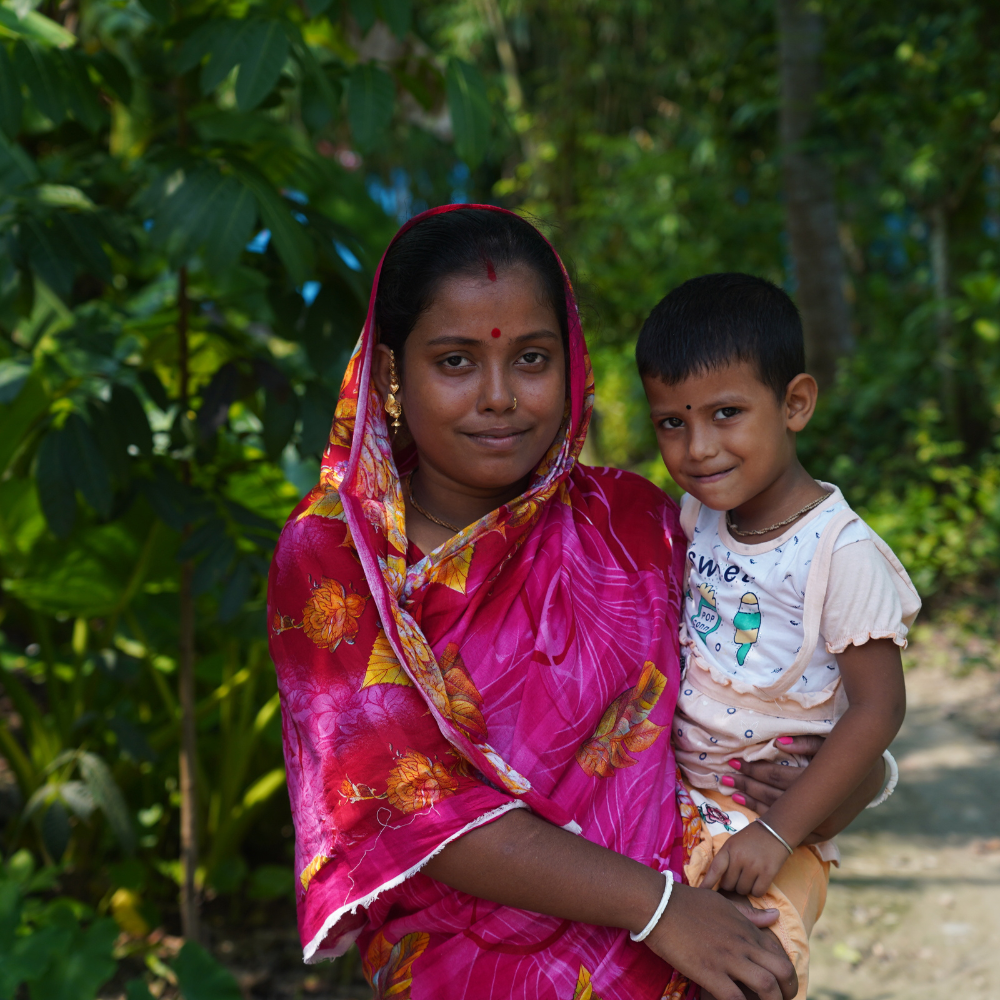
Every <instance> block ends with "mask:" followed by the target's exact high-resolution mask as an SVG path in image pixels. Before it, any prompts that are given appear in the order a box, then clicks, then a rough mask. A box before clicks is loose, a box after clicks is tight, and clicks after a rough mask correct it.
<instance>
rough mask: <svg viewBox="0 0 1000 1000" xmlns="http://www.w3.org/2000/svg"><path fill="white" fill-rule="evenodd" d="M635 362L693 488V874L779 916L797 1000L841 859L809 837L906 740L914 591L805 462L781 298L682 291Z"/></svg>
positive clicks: (693, 287) (727, 287)
mask: <svg viewBox="0 0 1000 1000" xmlns="http://www.w3.org/2000/svg"><path fill="white" fill-rule="evenodd" d="M636 360H637V362H638V365H639V372H640V374H641V376H642V380H643V385H644V387H645V390H646V395H647V397H648V399H649V404H650V414H651V416H652V419H653V423H654V425H655V427H656V434H657V438H658V442H659V447H660V453H661V455H662V456H663V461H664V462H665V463H666V466H667V469H668V470H669V471H670V475H671V476H672V477H673V480H674V482H676V483H677V485H678V486H680V487H681V488H682V489H683V490H685V493H686V495H685V496H684V498H683V500H682V506H681V524H682V526H683V527H684V530H685V533H686V535H687V537H688V551H687V573H688V582H687V586H686V587H685V594H684V598H685V611H684V618H683V622H684V624H683V625H682V634H681V643H682V651H683V652H684V654H685V659H686V667H685V674H684V678H683V680H682V682H681V693H680V699H679V701H678V705H677V713H676V716H675V720H674V731H673V738H674V745H675V747H676V751H677V759H678V762H679V763H680V766H681V768H682V769H683V771H684V775H685V778H686V779H687V782H688V784H689V786H691V789H692V797H693V799H694V800H695V803H696V805H697V806H698V808H699V810H700V812H701V814H702V817H703V819H704V820H705V825H706V826H707V828H708V831H709V833H710V834H711V835H712V836H711V838H710V839H709V840H708V841H707V842H706V843H705V844H703V850H702V852H701V856H700V858H693V859H692V866H689V872H688V874H689V878H691V879H692V881H693V882H694V883H695V884H699V879H700V884H703V885H705V886H708V887H709V888H714V887H716V886H719V887H721V888H722V889H725V890H728V891H735V892H739V893H741V894H743V895H749V896H753V897H758V898H759V899H762V903H763V905H765V906H776V907H777V908H778V909H779V910H780V911H781V919H780V921H779V923H778V924H777V925H775V930H776V932H777V933H778V936H779V938H780V939H781V940H782V943H783V944H784V945H785V947H786V949H787V950H788V951H789V956H790V957H791V958H792V960H793V961H794V962H795V965H796V970H797V972H798V975H799V994H798V995H799V997H805V995H806V988H807V982H808V935H809V931H810V930H811V927H812V924H813V922H814V921H815V919H816V917H818V915H819V912H820V911H821V910H822V905H823V901H824V900H825V894H826V877H827V874H828V871H829V861H831V860H834V859H836V848H835V847H834V845H833V844H820V845H817V846H813V847H805V846H803V847H800V845H803V844H805V843H806V841H807V838H809V835H810V833H811V832H812V831H813V830H814V829H816V828H817V827H818V826H819V825H820V823H821V822H822V821H823V820H824V819H826V818H827V817H828V816H829V815H830V814H831V813H832V812H833V811H834V810H835V809H836V807H837V806H839V805H840V804H841V803H842V802H843V801H844V800H845V799H846V798H847V797H848V796H849V795H850V793H851V792H853V791H854V790H855V789H856V788H857V787H858V785H859V784H860V783H861V781H862V780H863V779H864V777H865V776H866V775H867V774H868V773H869V771H870V770H871V768H872V767H873V766H874V764H875V763H876V761H877V760H878V758H879V755H881V754H883V752H884V751H886V748H887V747H888V745H889V743H890V742H891V740H892V738H893V737H894V736H895V735H896V732H897V730H898V729H899V726H900V724H901V722H902V719H903V714H904V712H905V692H904V686H903V672H902V665H901V662H900V649H901V647H905V645H906V634H907V631H908V629H909V627H910V625H911V624H912V623H913V620H914V618H915V617H916V614H917V611H918V610H919V608H920V599H919V597H918V595H917V592H916V590H915V589H914V587H913V584H912V583H911V582H910V579H909V577H908V576H907V574H906V570H905V569H903V567H902V565H901V564H900V562H899V560H898V559H897V558H896V557H895V556H894V555H893V553H892V552H891V550H890V549H889V547H888V546H887V545H886V544H885V543H884V542H883V541H882V540H881V539H880V538H879V537H878V536H877V535H875V533H874V532H873V531H872V530H871V529H870V528H869V527H868V526H867V525H866V524H865V523H864V522H863V521H862V520H861V519H860V518H859V517H858V515H857V514H855V513H854V512H853V511H852V510H851V508H850V507H849V506H848V504H847V502H846V501H845V500H844V497H843V495H842V494H841V492H840V490H839V489H837V488H836V487H835V486H832V485H831V484H829V483H823V482H817V481H816V480H815V479H813V478H812V477H811V476H810V475H809V473H808V472H806V470H805V469H804V468H803V467H802V465H801V463H800V462H799V460H798V458H797V456H796V450H795V436H796V434H797V433H798V432H799V431H801V430H803V429H804V428H805V426H806V424H808V422H809V419H810V417H811V416H812V414H813V410H814V409H815V406H816V395H817V387H816V382H815V380H814V379H813V378H812V376H811V375H808V374H805V373H804V371H803V369H804V368H805V358H804V349H803V338H802V325H801V321H800V319H799V315H798V312H797V310H796V308H795V306H794V304H793V303H792V301H791V299H789V297H788V296H787V295H786V294H785V293H784V292H783V291H781V290H780V289H779V288H777V287H775V286H774V285H772V284H771V283H770V282H767V281H764V280H762V279H760V278H754V277H751V276H749V275H744V274H711V275H706V276H705V277H701V278H695V279H693V280H692V281H688V282H686V283H685V284H683V285H681V286H680V287H679V288H676V289H675V290H674V291H672V292H671V293H670V294H669V295H668V296H667V297H666V298H665V299H664V300H663V301H662V302H660V304H659V305H658V306H657V307H656V308H655V309H654V310H653V312H652V313H651V314H650V316H649V318H648V319H647V320H646V323H645V325H644V326H643V328H642V333H641V334H640V336H639V341H638V344H637V346H636ZM810 734H812V735H817V734H818V735H822V736H825V737H826V740H825V743H824V744H823V747H822V749H821V750H820V751H819V752H818V753H817V754H816V756H815V757H814V758H813V760H812V763H811V764H810V766H809V767H808V769H806V770H804V771H803V773H802V775H801V777H799V778H798V779H797V780H796V781H795V782H794V783H793V784H792V785H791V787H790V788H788V790H787V791H786V792H785V793H784V794H783V795H781V797H780V798H779V799H778V800H777V801H775V802H774V803H773V804H772V805H771V806H770V807H769V808H768V809H767V810H766V811H765V812H763V813H761V814H760V815H759V816H758V815H757V813H755V812H753V811H752V810H750V809H749V808H746V807H745V798H744V797H743V796H740V795H737V796H735V797H734V799H735V802H736V803H738V804H735V805H734V799H730V798H729V797H728V796H730V795H732V794H733V791H734V784H735V781H734V777H733V776H734V775H736V774H737V772H738V771H739V769H740V767H741V766H742V763H743V762H744V761H760V760H768V761H780V762H781V763H783V764H788V765H790V766H795V765H797V764H799V763H802V761H801V760H800V759H797V758H795V757H794V756H792V755H790V754H788V753H786V752H785V751H784V750H783V749H782V746H783V745H787V744H789V743H791V742H792V738H793V737H795V736H803V735H810ZM886 760H887V763H891V757H888V756H887V757H886ZM892 773H893V774H894V773H895V765H894V763H893V764H892ZM885 795H886V792H883V796H881V797H880V798H883V797H884V796H885ZM696 854H698V852H697V851H696Z"/></svg>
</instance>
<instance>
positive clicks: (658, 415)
mask: <svg viewBox="0 0 1000 1000" xmlns="http://www.w3.org/2000/svg"><path fill="white" fill-rule="evenodd" d="M642 381H643V386H644V387H645V390H646V397H647V398H648V399H649V411H650V416H651V417H652V419H653V425H654V427H655V428H656V437H657V440H658V442H659V445H660V454H661V455H662V456H663V461H664V463H666V466H667V469H669V471H670V475H671V476H672V477H673V480H674V482H675V483H677V485H678V486H680V487H681V488H682V489H683V490H685V491H686V492H688V493H690V494H691V495H692V496H693V497H695V498H696V499H697V500H700V501H701V502H702V503H703V504H705V506H706V507H710V508H712V509H713V510H734V509H736V508H737V507H740V506H741V505H742V504H744V503H746V502H747V501H748V500H750V499H751V498H752V497H755V496H757V495H758V494H759V493H762V492H764V490H766V489H767V488H768V487H769V486H771V485H773V484H774V483H775V482H776V481H777V480H778V479H779V478H780V477H781V475H782V474H783V473H784V472H786V471H787V470H788V469H789V467H790V466H791V465H792V464H793V463H794V462H795V460H796V459H795V434H796V432H797V431H800V430H802V429H803V428H804V427H805V426H806V424H807V423H808V422H809V418H810V417H811V416H812V413H813V410H814V408H815V406H816V382H815V380H814V379H813V378H812V376H811V375H805V374H803V375H797V376H796V377H795V378H794V379H792V381H791V382H789V384H788V388H787V390H786V392H785V398H784V399H783V400H779V399H778V398H777V397H776V396H775V394H774V391H773V390H772V389H771V388H770V387H769V386H766V385H764V383H763V382H761V381H760V378H759V376H758V374H757V369H756V367H755V366H754V365H751V364H747V363H746V362H738V363H734V364H729V365H726V366H725V367H722V368H719V369H716V370H714V371H709V372H705V373H703V374H699V375H692V376H691V377H690V378H688V379H685V380H684V381H683V382H678V383H677V384H676V385H666V384H665V383H663V382H661V381H660V380H659V379H656V378H652V377H647V378H644V379H643V380H642Z"/></svg>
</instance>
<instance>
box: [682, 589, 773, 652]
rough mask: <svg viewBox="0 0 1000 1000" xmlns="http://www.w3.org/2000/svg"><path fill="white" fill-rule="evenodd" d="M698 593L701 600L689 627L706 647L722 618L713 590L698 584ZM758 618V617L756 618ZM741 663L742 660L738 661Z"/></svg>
mask: <svg viewBox="0 0 1000 1000" xmlns="http://www.w3.org/2000/svg"><path fill="white" fill-rule="evenodd" d="M698 592H699V593H700V594H701V600H700V601H699V602H698V610H697V612H696V613H695V614H693V615H692V616H691V627H692V628H693V629H694V630H695V632H697V633H698V635H699V636H700V637H701V641H702V642H703V643H705V645H706V646H707V645H708V636H710V635H711V634H712V633H713V632H714V631H715V630H716V629H717V628H718V627H719V626H720V625H721V624H722V616H721V615H720V614H719V609H718V606H717V605H716V601H715V588H714V587H711V586H709V584H707V583H699V584H698ZM759 617H760V616H759V615H758V618H759ZM740 662H741V663H742V662H743V661H742V660H741V661H740Z"/></svg>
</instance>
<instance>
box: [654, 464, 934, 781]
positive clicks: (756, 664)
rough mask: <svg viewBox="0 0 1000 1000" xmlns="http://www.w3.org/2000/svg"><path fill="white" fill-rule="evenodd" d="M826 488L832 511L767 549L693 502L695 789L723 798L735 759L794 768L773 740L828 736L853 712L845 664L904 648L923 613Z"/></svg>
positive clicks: (690, 713) (688, 730)
mask: <svg viewBox="0 0 1000 1000" xmlns="http://www.w3.org/2000/svg"><path fill="white" fill-rule="evenodd" d="M821 485H822V486H823V487H824V488H825V489H827V490H828V491H829V492H830V498H829V499H828V500H826V501H824V502H823V503H821V504H820V505H819V506H818V507H816V508H815V509H814V510H813V511H810V512H809V513H808V514H806V515H805V516H804V517H803V518H802V519H801V520H799V521H798V522H796V523H795V524H794V525H792V526H791V528H789V529H788V530H787V531H786V532H784V533H783V534H782V535H781V536H780V537H778V538H775V539H772V540H770V541H767V542H763V543H758V544H753V543H748V542H746V541H741V540H740V539H738V538H736V537H734V536H733V535H732V534H731V533H730V532H729V530H728V528H727V526H726V516H725V512H719V511H714V510H711V509H709V508H707V507H703V506H701V507H700V510H697V516H696V517H692V516H691V515H692V514H693V513H694V512H695V508H694V507H692V506H691V504H692V501H691V498H689V497H685V499H684V512H683V514H682V523H685V527H686V530H687V532H688V535H689V542H688V549H687V560H688V567H687V571H688V578H687V586H686V588H685V595H684V598H685V603H684V623H683V626H682V635H681V640H682V646H683V647H684V649H685V652H686V660H687V663H686V669H685V675H684V681H683V682H682V685H681V695H680V699H679V701H678V711H677V718H676V721H675V725H674V743H675V746H676V747H677V751H678V760H679V762H680V764H681V766H682V768H683V769H684V771H685V774H686V776H687V777H688V779H689V781H690V782H691V783H692V784H694V785H697V786H699V787H702V788H705V787H717V785H718V780H719V777H720V776H721V775H722V774H726V773H732V771H731V769H730V768H729V767H728V765H726V764H725V760H727V759H728V758H729V757H733V756H738V757H742V758H743V759H746V760H759V759H768V760H785V761H787V762H789V763H791V758H789V757H788V755H787V754H784V753H783V752H782V751H781V750H780V749H779V747H778V746H776V745H775V744H774V739H775V738H776V737H777V736H792V735H805V734H809V733H814V734H821V735H822V734H825V733H827V732H829V730H830V729H831V728H832V727H833V724H834V723H835V722H836V720H837V718H839V716H840V715H841V714H843V711H844V709H845V708H846V700H845V698H844V696H843V693H842V691H841V690H840V688H841V685H840V670H839V668H838V666H837V659H836V655H835V654H836V653H839V652H843V650H844V649H845V648H846V647H847V646H848V645H850V644H852V643H853V644H855V645H860V644H862V643H864V642H867V641H868V640H869V639H883V638H890V639H892V640H893V641H894V642H896V643H897V644H898V645H900V646H904V647H905V645H906V635H907V632H908V630H909V627H910V625H911V624H912V623H913V620H914V618H915V617H916V615H917V612H918V610H919V608H920V598H919V596H918V595H917V592H916V590H915V588H914V587H913V584H912V583H911V582H910V579H909V577H908V576H907V574H906V570H905V569H903V567H902V565H901V564H900V563H899V560H898V559H896V557H895V556H894V555H893V554H892V552H891V550H890V549H889V548H888V546H886V545H885V543H884V542H883V541H882V540H881V539H880V538H879V537H878V536H877V535H876V534H875V533H874V532H873V531H872V530H871V529H870V528H869V527H868V526H867V525H866V524H865V523H864V521H862V520H861V519H860V518H859V517H858V516H857V515H856V514H854V513H853V512H852V511H851V509H850V507H849V505H848V504H847V501H846V500H845V499H844V497H843V495H842V494H841V492H840V490H838V489H837V488H836V487H834V486H831V485H830V484H828V483H823V484H821ZM694 504H695V505H696V507H697V506H700V505H697V502H696V501H695V502H694ZM814 563H815V565H814ZM807 595H808V596H807ZM723 787H724V786H723Z"/></svg>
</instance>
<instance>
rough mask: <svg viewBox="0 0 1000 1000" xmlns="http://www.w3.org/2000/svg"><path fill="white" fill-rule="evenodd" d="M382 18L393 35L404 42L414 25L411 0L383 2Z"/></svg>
mask: <svg viewBox="0 0 1000 1000" xmlns="http://www.w3.org/2000/svg"><path fill="white" fill-rule="evenodd" d="M381 7H382V16H383V17H384V18H385V23H386V24H388V25H389V28H390V29H391V30H392V33H393V34H394V35H395V36H396V37H397V38H398V39H400V41H402V39H404V38H405V37H406V36H407V35H408V34H409V32H410V28H411V26H412V24H413V4H412V2H411V0H381Z"/></svg>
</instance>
